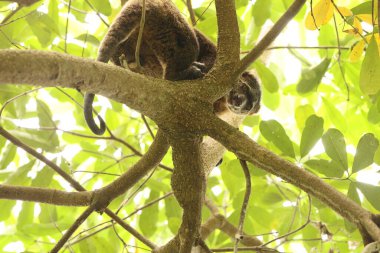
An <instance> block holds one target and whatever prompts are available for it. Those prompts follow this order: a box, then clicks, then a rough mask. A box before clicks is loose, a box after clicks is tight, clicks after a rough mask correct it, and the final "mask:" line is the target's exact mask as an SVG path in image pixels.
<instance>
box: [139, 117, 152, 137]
mask: <svg viewBox="0 0 380 253" xmlns="http://www.w3.org/2000/svg"><path fill="white" fill-rule="evenodd" d="M141 118H142V120H143V121H144V124H145V127H146V129H148V132H149V134H150V136H151V137H152V139H154V133H153V131H152V129H151V128H150V126H149V124H148V121H147V120H146V117H145V116H144V114H141Z"/></svg>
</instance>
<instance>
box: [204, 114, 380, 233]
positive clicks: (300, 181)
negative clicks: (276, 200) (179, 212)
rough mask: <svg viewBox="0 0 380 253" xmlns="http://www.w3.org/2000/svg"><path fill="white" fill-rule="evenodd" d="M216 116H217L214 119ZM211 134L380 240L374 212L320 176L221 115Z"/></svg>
mask: <svg viewBox="0 0 380 253" xmlns="http://www.w3.org/2000/svg"><path fill="white" fill-rule="evenodd" d="M213 120H214V119H213ZM211 126H212V127H211V128H212V130H211V128H210V131H209V132H208V135H209V136H210V137H212V138H214V139H215V140H217V141H219V142H220V143H222V144H223V145H224V146H225V147H226V148H227V149H228V150H230V151H232V152H234V153H235V154H236V155H237V156H238V157H239V158H240V159H243V160H246V161H249V162H251V163H252V164H254V165H255V166H257V167H259V168H261V169H264V170H266V171H268V172H270V173H272V174H274V175H276V176H278V177H281V178H283V179H284V180H286V181H288V182H290V183H291V184H293V185H295V186H297V187H299V188H301V189H302V190H304V191H305V192H307V193H309V194H311V195H313V196H314V197H316V198H318V199H319V200H321V201H322V202H323V203H325V204H326V205H328V206H329V207H331V208H332V209H333V210H335V211H336V212H337V213H339V214H340V215H341V216H343V217H344V218H346V219H347V220H349V221H351V222H352V223H354V224H356V225H358V226H360V225H361V226H363V227H364V228H365V229H366V230H367V231H368V233H369V234H370V235H371V237H372V238H373V239H374V240H380V229H379V228H378V227H377V226H376V224H375V223H374V222H373V221H372V220H371V213H370V212H368V211H367V210H365V209H363V208H362V207H361V206H359V205H358V204H357V203H356V202H354V201H352V200H351V199H349V198H347V197H346V196H345V195H343V194H342V193H340V192H339V191H337V190H336V189H334V188H333V187H332V186H330V185H328V184H326V183H325V182H324V181H322V180H321V179H320V178H319V177H317V176H315V175H314V174H311V173H310V172H308V171H306V170H304V169H301V168H299V167H298V166H296V165H295V164H293V163H290V162H288V161H286V160H284V159H282V158H280V157H279V156H277V155H275V154H273V153H272V152H271V151H269V150H267V149H265V148H264V147H261V146H260V145H258V144H257V143H255V142H254V141H252V140H251V139H250V138H249V137H248V136H247V135H245V134H244V133H241V132H240V131H238V130H237V129H235V128H234V127H231V126H230V125H228V124H226V123H225V122H223V121H222V120H220V119H215V120H214V122H213V123H212V124H211Z"/></svg>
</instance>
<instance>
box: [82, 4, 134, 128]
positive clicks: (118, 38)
mask: <svg viewBox="0 0 380 253" xmlns="http://www.w3.org/2000/svg"><path fill="white" fill-rule="evenodd" d="M140 16H141V8H139V7H137V6H136V5H135V6H130V5H129V6H128V5H125V6H124V8H123V9H122V10H121V12H120V14H119V15H118V16H117V17H116V19H115V20H114V22H113V23H112V25H111V27H110V28H109V30H108V32H107V34H106V36H105V37H104V38H103V40H102V43H101V45H100V47H99V51H98V57H97V60H98V61H101V62H105V63H107V62H108V61H109V59H110V58H111V57H112V56H113V54H114V53H115V52H116V50H117V46H118V45H119V44H120V43H121V42H122V41H123V40H124V39H125V38H127V37H128V36H129V34H130V33H131V32H133V30H134V29H135V28H136V26H137V25H138V22H139V20H140ZM94 97H95V95H94V94H92V93H86V94H85V96H84V118H85V120H86V122H87V125H88V127H89V128H90V129H91V131H92V132H93V133H94V134H96V135H102V134H103V133H104V132H105V130H106V124H105V122H104V121H103V120H102V118H101V117H100V116H98V120H99V122H100V126H99V127H98V125H97V124H96V122H95V120H94V118H93V117H92V111H93V108H92V102H93V101H94Z"/></svg>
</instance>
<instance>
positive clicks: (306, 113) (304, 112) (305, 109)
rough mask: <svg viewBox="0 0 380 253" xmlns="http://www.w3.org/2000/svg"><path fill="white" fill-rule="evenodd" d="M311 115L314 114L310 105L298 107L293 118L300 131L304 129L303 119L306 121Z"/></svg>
mask: <svg viewBox="0 0 380 253" xmlns="http://www.w3.org/2000/svg"><path fill="white" fill-rule="evenodd" d="M312 114H315V112H314V108H313V107H312V106H311V105H308V104H307V105H300V106H298V107H297V108H296V110H295V118H296V122H297V127H298V129H299V130H300V131H302V130H303V128H304V127H305V119H308V118H309V117H310V116H311V115H312Z"/></svg>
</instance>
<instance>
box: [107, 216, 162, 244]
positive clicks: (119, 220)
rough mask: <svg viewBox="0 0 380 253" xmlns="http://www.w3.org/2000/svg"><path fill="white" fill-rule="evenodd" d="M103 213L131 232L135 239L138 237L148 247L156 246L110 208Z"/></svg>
mask: <svg viewBox="0 0 380 253" xmlns="http://www.w3.org/2000/svg"><path fill="white" fill-rule="evenodd" d="M105 213H106V214H107V215H108V216H109V217H111V218H112V219H113V220H114V221H116V222H117V223H119V224H120V225H121V226H122V227H123V228H124V229H125V230H127V231H128V232H129V233H131V234H132V235H133V236H134V237H135V238H136V239H138V240H139V241H141V242H142V243H144V244H145V245H146V246H148V247H149V248H151V249H155V248H156V247H157V246H156V245H155V244H154V243H153V242H151V241H150V240H148V239H147V238H145V237H144V236H143V235H141V234H140V233H139V232H138V231H137V230H136V229H134V228H133V227H131V226H130V225H128V224H127V223H125V222H124V221H123V220H122V219H121V218H120V217H119V216H117V215H116V214H114V213H113V212H112V211H111V210H109V209H106V210H105Z"/></svg>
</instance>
